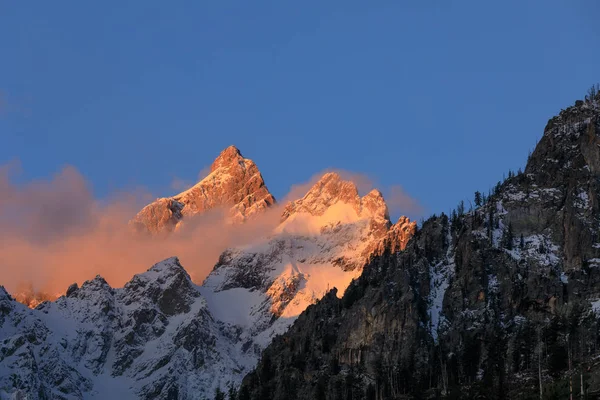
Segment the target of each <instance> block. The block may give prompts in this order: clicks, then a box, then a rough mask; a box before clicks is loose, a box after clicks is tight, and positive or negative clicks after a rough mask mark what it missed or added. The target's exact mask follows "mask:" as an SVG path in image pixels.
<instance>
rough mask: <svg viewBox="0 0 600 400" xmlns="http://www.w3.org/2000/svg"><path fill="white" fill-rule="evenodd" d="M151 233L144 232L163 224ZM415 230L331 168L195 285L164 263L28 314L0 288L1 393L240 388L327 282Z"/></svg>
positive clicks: (144, 393) (180, 393) (374, 194)
mask: <svg viewBox="0 0 600 400" xmlns="http://www.w3.org/2000/svg"><path fill="white" fill-rule="evenodd" d="M230 156H231V157H230ZM232 160H233V161H234V165H232V164H231V161H232ZM244 163H246V164H245V165H246V166H245V168H246V170H247V171H251V170H252V168H251V167H250V166H249V165H248V164H247V160H245V159H243V158H241V155H240V154H239V152H237V150H235V151H234V150H232V149H231V148H229V149H227V150H225V151H224V152H223V153H222V155H221V156H220V157H219V158H218V159H217V160H216V161H215V164H213V169H214V171H213V172H218V173H219V174H220V175H222V174H223V169H224V168H225V169H227V170H229V171H235V170H238V166H240V168H242V166H241V165H242V164H244ZM251 165H253V164H251ZM257 174H258V175H257ZM252 176H254V177H256V176H259V177H260V174H259V173H258V172H256V171H254V172H252ZM209 178H210V179H211V180H212V179H213V178H214V177H212V178H211V176H209ZM207 179H208V178H207ZM232 179H233V178H232ZM254 179H256V178H254ZM211 180H209V181H207V180H206V179H204V180H203V181H202V182H200V183H199V184H198V185H196V186H195V188H196V190H197V191H198V193H209V191H208V189H207V186H206V182H213V181H214V180H212V181H211ZM251 181H252V180H251ZM260 181H261V182H262V178H261V180H260ZM247 184H248V182H247V181H244V180H243V179H241V180H235V184H233V183H232V185H233V186H229V187H228V188H229V189H228V190H229V192H233V193H244V192H245V191H248V190H249V191H251V192H252V193H256V190H253V189H248V186H247ZM218 187H219V188H222V185H221V186H218ZM260 187H263V188H264V184H261V186H260ZM190 190H193V189H190ZM265 190H266V188H265ZM203 191H204V192H203ZM194 193H196V192H190V191H188V192H184V194H183V195H179V196H176V197H175V198H173V199H166V200H165V202H167V203H168V202H170V201H177V202H181V203H182V204H185V207H188V206H189V207H190V210H192V207H196V208H193V210H195V211H193V212H192V211H189V213H190V214H189V215H194V212H195V213H200V212H201V207H200V206H199V204H204V203H201V202H196V203H193V202H192V200H190V201H189V202H187V203H184V202H183V200H182V199H184V198H188V199H191V198H192V197H194V196H196V194H194ZM219 193H220V192H219ZM186 196H187V197H186ZM207 196H208V194H207ZM240 196H241V195H240ZM269 196H270V195H266V197H269ZM209 197H210V196H209ZM217 197H218V196H217ZM221 197H223V196H221ZM194 198H197V196H196V197H194ZM244 198H245V199H248V198H253V197H252V196H250V197H248V196H246V197H244ZM269 198H270V197H269ZM238 199H239V197H238V198H236V199H235V200H234V201H237V200H238ZM186 201H187V200H186ZM211 201H212V200H211ZM159 203H160V204H162V201H159V202H158V203H153V204H152V205H150V206H149V207H151V208H153V207H159ZM267 203H268V202H266V201H265V202H262V203H260V202H259V203H256V202H255V203H253V204H254V205H250V206H249V207H246V208H240V207H241V206H240V203H239V202H237V203H235V204H236V205H235V206H234V207H233V208H232V210H236V212H237V211H240V210H245V212H246V213H245V214H244V215H245V217H250V216H251V215H252V213H254V212H260V211H259V210H261V209H262V208H263V207H266V206H267V205H268V204H267ZM214 204H216V202H215V203H214ZM242 204H244V203H242ZM248 204H250V203H248ZM185 207H181V209H180V211H181V215H182V216H185V215H186V212H185ZM244 207H245V206H244ZM147 209H148V208H146V209H145V210H146V211H147ZM253 209H254V210H255V211H252V210H253ZM146 211H144V210H143V211H142V212H141V215H146V214H145V213H146ZM167 214H168V213H167ZM139 217H140V216H138V218H139ZM169 218H172V216H170V217H169ZM178 218H179V217H178ZM182 218H183V217H182ZM180 220H181V219H180ZM180 220H178V221H179V222H177V223H180ZM146 221H147V220H146ZM154 222H156V221H154ZM154 222H153V223H154ZM169 223H170V222H169ZM145 226H147V225H145ZM150 226H151V228H149V230H150V231H151V232H158V231H160V230H161V229H167V228H166V225H160V224H158V225H152V224H151V225H150ZM171 226H172V227H174V226H176V223H175V224H172V225H171ZM415 229H416V224H415V223H414V222H410V221H409V220H408V219H407V218H405V217H402V218H400V220H399V221H398V223H396V224H392V223H391V222H390V220H389V215H388V210H387V206H386V204H385V201H384V199H383V196H382V195H381V193H380V192H379V191H377V190H373V191H371V192H370V193H368V194H366V195H365V196H362V197H361V196H359V194H358V190H357V188H356V186H355V185H354V184H353V183H352V182H349V181H345V180H343V179H342V178H341V177H340V176H339V175H338V174H335V173H328V174H325V175H324V176H323V177H322V178H321V179H320V180H319V181H318V182H317V183H316V184H315V185H314V186H313V187H312V188H311V189H310V190H309V191H308V193H307V194H306V195H305V196H304V197H303V198H302V199H299V200H297V201H294V202H291V203H290V204H288V205H287V206H286V207H285V210H284V212H283V214H282V217H281V223H280V224H279V225H278V226H277V227H276V228H275V230H274V231H273V232H272V233H271V234H270V235H269V236H268V237H265V238H257V239H256V240H255V241H254V242H253V243H252V244H251V245H248V246H245V247H243V248H234V249H229V250H227V251H225V252H224V253H223V254H222V255H221V257H220V259H219V260H218V262H217V264H216V266H215V267H214V270H213V271H212V272H211V273H210V274H209V276H208V277H207V278H206V280H205V281H204V283H203V284H202V285H200V286H199V285H197V284H195V283H193V282H192V281H191V279H190V277H189V275H188V274H187V273H186V271H185V270H184V269H183V267H182V266H181V265H180V263H179V261H178V259H176V258H171V259H167V260H165V261H163V262H160V263H158V264H156V265H155V266H153V267H152V268H150V269H149V270H148V271H147V272H145V273H143V274H139V275H136V276H134V277H133V279H132V280H131V281H129V282H128V283H127V284H126V285H125V286H124V287H123V288H112V287H110V286H109V285H108V283H107V282H106V281H105V280H104V279H103V278H101V277H100V276H97V277H96V278H94V279H93V280H91V281H87V282H85V283H84V284H83V285H82V286H81V287H77V285H73V286H71V287H70V288H69V289H68V290H67V292H66V295H65V296H62V297H60V298H59V299H57V300H56V301H53V302H43V303H42V304H40V305H39V306H37V307H36V308H35V309H33V310H32V309H28V308H27V307H25V306H24V305H22V304H20V303H18V302H17V301H15V300H14V299H12V298H11V297H10V296H9V295H8V294H7V293H5V292H4V290H3V289H2V292H1V293H0V294H1V298H0V318H1V319H0V338H1V341H0V398H19V396H25V395H27V396H29V398H32V399H47V398H52V399H54V398H58V399H63V398H64V399H81V398H108V397H115V398H119V399H126V398H143V399H203V398H207V399H208V398H213V395H214V393H215V390H216V389H217V388H221V389H222V390H226V389H227V388H228V387H230V386H233V387H237V385H239V383H240V382H241V380H242V378H243V376H244V375H245V374H246V373H248V372H249V371H250V370H251V369H252V368H253V367H254V365H255V364H256V362H257V361H258V358H259V356H260V353H261V351H262V350H263V349H264V348H265V347H266V346H267V345H268V344H269V343H270V342H271V340H272V339H273V337H275V336H276V335H277V334H281V333H283V332H285V331H286V330H287V329H288V328H289V326H290V325H291V324H292V323H293V322H294V321H295V319H296V318H297V317H298V315H299V314H300V313H302V311H304V309H305V308H306V307H307V306H309V305H311V304H314V303H315V302H316V301H317V300H318V299H320V298H321V297H322V296H323V295H324V294H325V293H326V292H327V291H328V290H329V289H331V288H333V287H337V288H338V290H339V292H340V294H341V293H343V291H344V289H345V288H346V287H347V286H348V285H349V284H350V282H351V281H352V279H354V278H357V277H358V276H359V275H360V273H361V271H362V268H363V266H364V265H365V263H366V262H368V260H369V259H370V258H371V257H373V256H374V255H376V254H379V253H380V252H381V251H383V248H384V244H386V243H394V244H395V246H398V248H403V247H404V246H405V245H406V243H407V242H408V241H409V239H410V237H411V236H412V235H413V234H414V232H415ZM180 233H181V232H175V233H173V234H180Z"/></svg>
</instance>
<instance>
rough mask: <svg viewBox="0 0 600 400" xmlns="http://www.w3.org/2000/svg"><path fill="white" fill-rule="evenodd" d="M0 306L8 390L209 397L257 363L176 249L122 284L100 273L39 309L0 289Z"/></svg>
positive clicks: (0, 365)
mask: <svg viewBox="0 0 600 400" xmlns="http://www.w3.org/2000/svg"><path fill="white" fill-rule="evenodd" d="M0 316H2V317H0V318H1V319H0V333H1V336H0V337H2V338H3V340H2V342H0V393H3V395H5V397H8V398H11V397H10V396H19V394H18V393H22V394H25V393H27V394H28V395H29V396H31V395H32V394H35V395H34V397H28V398H34V399H42V398H75V399H81V398H107V397H106V396H108V395H110V396H114V397H115V398H119V399H129V398H131V399H134V398H157V399H163V398H164V399H166V398H182V399H192V398H202V397H204V396H208V394H209V393H214V390H215V389H216V387H218V386H220V387H226V386H227V385H228V384H229V383H230V382H231V381H232V380H234V379H235V378H232V377H231V375H232V374H233V371H241V370H243V369H244V366H245V365H249V362H248V361H247V360H246V359H245V357H244V355H243V354H235V353H232V352H231V349H232V348H233V337H232V336H231V335H230V333H229V332H228V331H226V330H224V329H223V324H222V323H220V322H218V321H216V320H215V319H214V318H213V316H212V315H211V314H210V311H209V310H208V308H207V304H206V301H205V300H204V299H203V298H202V297H201V294H200V290H199V287H198V286H196V285H195V284H194V283H192V281H191V280H190V278H189V275H188V274H187V273H186V272H185V270H184V269H183V267H182V266H181V265H180V264H179V261H178V260H177V259H176V258H170V259H167V260H165V261H163V262H160V263H158V264H156V265H155V266H153V267H152V268H150V269H149V270H148V271H147V272H145V273H143V274H139V275H136V276H135V277H134V278H133V279H132V280H131V281H130V282H128V283H127V284H126V285H125V287H123V288H121V289H113V288H111V287H110V286H109V285H108V284H107V283H106V281H105V280H104V279H102V278H101V277H99V276H97V277H96V278H94V279H92V280H90V281H87V282H85V283H84V284H83V285H82V286H81V288H78V289H75V290H73V291H72V292H71V293H70V294H69V296H63V297H61V298H59V299H58V300H56V301H55V302H46V303H43V304H42V305H41V306H40V307H38V308H37V309H34V310H30V309H28V308H26V307H25V306H24V305H22V304H20V303H17V302H16V301H15V300H13V299H11V298H10V297H8V296H7V295H6V292H5V291H4V289H1V290H0ZM237 379H238V380H239V379H241V377H240V378H237Z"/></svg>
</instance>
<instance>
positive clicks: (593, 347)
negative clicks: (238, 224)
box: [239, 95, 600, 400]
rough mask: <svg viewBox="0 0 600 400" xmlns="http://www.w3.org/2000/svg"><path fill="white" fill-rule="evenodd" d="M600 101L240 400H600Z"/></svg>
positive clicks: (284, 341) (417, 239)
mask: <svg viewBox="0 0 600 400" xmlns="http://www.w3.org/2000/svg"><path fill="white" fill-rule="evenodd" d="M599 135H600V95H597V96H595V97H594V98H588V99H586V101H585V102H584V101H578V102H577V103H576V104H575V105H574V106H572V107H569V108H568V109H566V110H563V111H562V112H561V113H560V115H558V116H557V117H555V118H552V119H551V120H550V121H549V122H548V124H547V126H546V128H545V131H544V135H543V137H542V139H541V140H540V142H539V143H538V145H537V147H536V149H535V151H534V152H533V154H531V156H530V158H529V160H528V163H527V166H526V168H525V170H524V171H523V172H521V171H519V172H518V173H516V174H514V173H512V172H511V173H510V174H509V177H508V179H507V180H505V181H504V182H499V183H498V185H497V186H496V187H495V188H494V190H493V191H491V192H490V194H489V196H485V195H484V196H482V195H481V194H478V195H477V196H476V200H475V202H476V208H475V209H473V210H468V211H467V210H464V207H462V206H459V207H458V208H457V210H456V211H454V212H453V213H452V215H451V216H446V215H443V214H442V215H441V216H433V217H432V218H430V219H429V220H427V221H425V222H424V224H423V226H422V228H421V229H419V231H418V232H417V233H416V234H415V236H414V237H413V239H412V240H411V241H410V242H409V243H408V246H407V247H406V250H405V251H403V252H401V253H396V252H392V251H389V249H388V250H387V251H385V252H384V253H383V254H382V255H381V256H378V257H376V258H375V259H373V260H372V261H371V263H370V264H369V265H368V266H366V267H365V268H364V270H363V272H362V274H361V275H360V277H359V278H358V279H357V280H356V281H355V282H354V283H353V284H351V285H350V286H349V287H348V289H347V290H346V292H345V294H344V296H343V298H341V299H340V298H339V297H338V296H337V295H336V293H333V292H330V293H329V294H327V295H326V296H325V297H324V298H323V299H322V300H321V301H319V302H318V303H317V304H316V305H314V306H310V307H308V308H307V309H306V311H305V312H304V313H303V314H302V315H301V316H300V317H299V318H298V319H297V321H296V322H295V324H294V325H293V326H292V327H291V328H290V329H289V330H288V331H287V332H286V333H285V334H284V335H282V336H280V337H277V338H275V339H274V340H273V342H272V343H271V345H269V346H268V347H267V349H266V350H265V352H264V353H263V356H262V359H261V361H260V362H259V364H258V366H257V368H256V369H255V370H254V371H253V372H252V373H251V374H249V375H248V376H247V377H246V378H245V380H244V383H243V385H242V387H241V389H240V396H239V398H240V399H263V398H269V399H286V400H289V399H309V398H310V399H348V398H352V399H365V398H366V399H410V398H440V397H447V398H487V399H505V398H531V399H533V398H544V399H551V398H569V396H577V397H580V398H600V319H599V318H600V243H599V241H600V239H599V235H598V232H600V219H599V216H600V201H599V199H600V139H599V137H600V136H599Z"/></svg>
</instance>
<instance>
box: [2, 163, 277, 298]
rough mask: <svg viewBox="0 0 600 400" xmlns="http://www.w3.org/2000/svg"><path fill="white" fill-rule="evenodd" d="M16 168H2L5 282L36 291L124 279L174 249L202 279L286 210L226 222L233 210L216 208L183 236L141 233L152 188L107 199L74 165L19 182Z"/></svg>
mask: <svg viewBox="0 0 600 400" xmlns="http://www.w3.org/2000/svg"><path fill="white" fill-rule="evenodd" d="M12 170H14V168H9V167H8V166H5V167H2V168H0V189H1V193H2V196H1V197H0V284H2V285H4V286H6V287H7V289H8V290H9V291H14V290H17V289H18V288H19V287H24V286H27V285H29V283H31V285H32V286H33V287H34V288H35V290H36V291H43V292H48V293H62V292H64V291H65V290H66V288H67V287H68V285H70V284H71V283H73V282H78V283H80V284H81V283H82V282H83V281H84V280H87V279H91V278H93V277H94V276H95V275H97V274H100V275H102V276H103V277H104V278H105V279H106V280H107V281H108V282H109V283H110V284H111V285H114V286H122V285H123V284H124V283H126V282H127V281H128V280H130V279H131V277H132V276H133V275H134V274H136V273H140V272H143V271H145V270H146V269H148V268H149V267H150V266H152V265H153V264H154V263H156V262H158V261H160V260H162V259H165V258H167V257H171V256H174V255H177V256H178V257H180V259H181V261H182V263H183V265H184V266H185V267H186V269H187V270H188V272H189V273H190V275H192V277H193V278H194V279H195V280H196V281H197V282H201V281H202V280H203V279H204V277H205V276H206V275H207V274H208V272H210V270H212V268H213V266H214V265H215V263H216V262H217V260H218V257H219V255H220V254H221V252H222V251H223V250H225V249H226V248H227V247H231V246H239V245H243V244H247V243H250V242H251V241H253V240H255V239H256V238H257V237H262V236H264V235H266V234H268V233H270V232H271V231H272V229H273V228H274V227H275V225H276V224H277V222H278V220H279V213H280V211H281V210H270V211H269V212H268V213H266V215H264V216H263V217H261V218H258V219H256V220H254V221H250V222H249V223H246V224H244V225H243V226H239V225H231V224H227V223H225V222H224V221H225V216H226V215H227V212H226V210H213V211H212V212H210V213H207V214H205V215H203V216H201V217H198V218H195V219H193V220H188V221H186V222H185V223H184V224H183V227H182V229H181V230H180V231H178V232H177V234H175V235H170V236H147V235H139V234H135V233H134V232H133V230H132V229H131V228H130V227H129V226H128V221H129V220H130V219H131V218H132V216H134V215H135V214H136V213H137V211H139V210H140V209H141V207H142V206H143V205H144V203H143V202H142V201H141V199H147V196H146V195H145V194H144V193H123V194H117V195H115V196H113V197H112V198H111V199H109V200H105V201H102V202H101V201H98V200H96V199H94V197H93V195H92V192H91V190H90V188H89V185H88V184H87V182H86V181H85V179H84V178H83V176H81V174H79V173H78V172H77V171H76V170H75V169H74V168H72V167H65V168H64V169H63V170H62V171H60V172H59V173H57V174H55V175H54V176H53V177H52V178H51V179H49V180H47V181H38V182H31V183H28V184H25V185H17V184H14V183H13V182H12V181H11V176H12V174H11V171H12ZM24 282H25V283H27V284H26V285H24Z"/></svg>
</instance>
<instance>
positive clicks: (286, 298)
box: [201, 173, 416, 356]
mask: <svg viewBox="0 0 600 400" xmlns="http://www.w3.org/2000/svg"><path fill="white" fill-rule="evenodd" d="M415 228H416V225H415V223H414V222H410V221H409V220H408V219H407V218H401V219H400V220H399V221H398V223H397V224H394V225H392V224H391V222H390V220H389V214H388V210H387V205H386V204H385V201H384V199H383V196H382V195H381V193H380V192H379V191H377V190H373V191H371V192H369V193H368V194H366V195H365V196H364V197H362V198H361V197H360V196H359V195H358V190H357V188H356V186H355V185H354V183H352V182H350V181H345V180H343V179H342V178H341V177H340V176H339V175H338V174H336V173H327V174H325V175H324V176H323V177H322V178H321V179H320V180H319V181H318V182H317V183H315V184H314V186H313V187H312V188H311V189H310V190H309V191H308V193H307V194H306V195H305V196H304V197H303V198H301V199H299V200H296V201H293V202H290V203H289V204H288V205H287V206H286V207H285V209H284V212H283V215H282V217H281V223H280V225H279V226H278V227H277V228H276V229H275V230H274V232H273V235H272V236H270V237H268V238H265V239H264V240H262V241H260V242H258V243H255V244H253V245H251V246H247V247H244V248H237V249H229V250H227V251H226V252H224V253H223V255H222V256H221V258H220V260H219V262H218V263H217V265H216V266H215V269H214V270H213V271H212V272H211V274H209V276H208V277H207V278H206V280H205V281H204V283H203V285H202V288H201V291H202V294H203V296H204V297H205V298H206V299H207V302H208V304H209V308H210V309H211V310H213V313H214V315H215V316H216V318H218V319H221V320H222V321H227V322H228V323H231V324H232V325H236V326H237V327H239V328H241V330H240V335H239V345H238V349H239V350H241V351H243V352H246V353H247V354H253V356H256V355H258V354H259V353H260V351H261V350H262V349H263V348H264V347H265V346H266V345H267V344H269V343H270V341H271V339H272V338H273V337H274V336H275V335H277V334H280V333H283V332H285V330H287V328H288V327H289V326H290V325H291V324H292V323H293V322H294V321H295V319H296V318H297V317H298V315H299V314H300V313H301V312H302V311H304V309H306V307H308V306H309V305H311V304H314V303H315V302H316V301H317V300H318V299H320V298H321V297H323V296H324V295H325V293H327V292H328V291H329V290H330V289H333V288H334V287H335V288H337V289H338V293H339V295H340V296H341V295H342V294H343V293H344V291H345V290H346V288H347V287H348V285H349V284H350V282H351V281H352V279H355V278H357V277H358V276H359V275H360V274H361V272H362V267H363V266H364V264H365V263H366V261H367V260H368V258H369V257H370V256H371V255H373V254H377V253H378V252H380V251H381V250H382V249H383V245H384V242H385V241H386V240H387V241H388V243H390V244H393V245H395V247H396V249H397V250H400V249H403V248H404V246H405V245H406V242H407V241H408V239H409V238H410V237H411V236H412V234H413V233H414V229H415ZM225 304H226V307H225V306H224V305H225Z"/></svg>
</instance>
